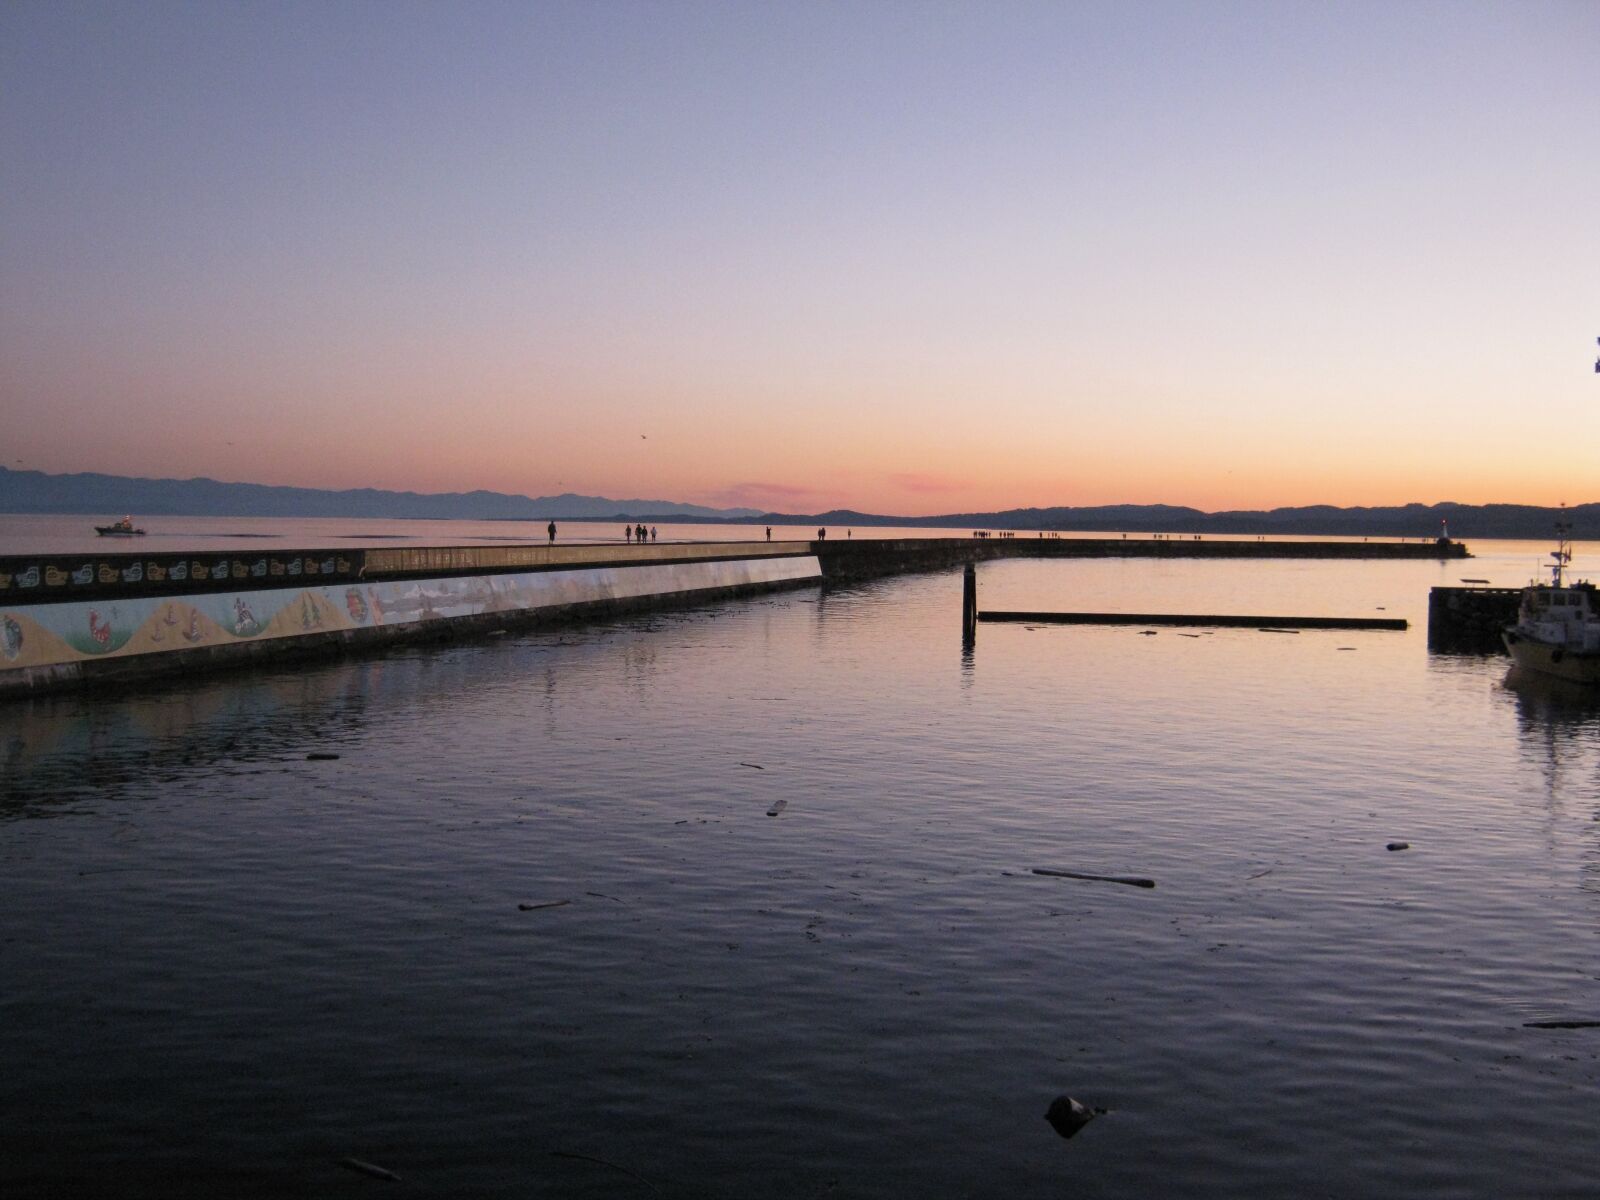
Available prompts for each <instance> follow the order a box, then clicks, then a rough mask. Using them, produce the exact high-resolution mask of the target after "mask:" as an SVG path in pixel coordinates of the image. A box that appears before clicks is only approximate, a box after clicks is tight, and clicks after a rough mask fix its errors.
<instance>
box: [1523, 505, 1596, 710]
mask: <svg viewBox="0 0 1600 1200" xmlns="http://www.w3.org/2000/svg"><path fill="white" fill-rule="evenodd" d="M1570 532H1571V526H1569V525H1558V526H1557V527H1556V533H1557V536H1558V541H1557V545H1556V548H1555V549H1554V550H1552V551H1551V552H1550V556H1551V557H1552V558H1554V559H1555V562H1554V563H1553V564H1552V565H1551V567H1550V582H1549V583H1538V582H1535V583H1532V584H1529V585H1528V586H1527V587H1526V588H1524V589H1523V590H1522V603H1521V606H1520V607H1519V608H1518V610H1517V623H1516V624H1515V625H1513V626H1511V627H1510V628H1509V629H1507V630H1506V631H1505V632H1504V633H1503V634H1502V635H1501V637H1502V638H1503V639H1504V640H1505V644H1506V650H1507V651H1508V652H1509V653H1510V655H1511V658H1512V660H1513V661H1514V662H1515V663H1516V664H1517V666H1519V667H1522V668H1524V669H1525V670H1529V671H1538V672H1540V673H1542V674H1545V675H1555V676H1557V677H1559V678H1561V679H1570V680H1572V681H1573V682H1575V683H1589V684H1600V589H1596V587H1595V585H1594V584H1593V583H1590V582H1587V581H1585V580H1581V579H1580V580H1577V581H1574V582H1571V583H1569V582H1567V580H1566V569H1567V564H1569V563H1570V562H1571V561H1572V550H1571V547H1570V545H1569V544H1568V540H1567V536H1568V534H1569V533H1570Z"/></svg>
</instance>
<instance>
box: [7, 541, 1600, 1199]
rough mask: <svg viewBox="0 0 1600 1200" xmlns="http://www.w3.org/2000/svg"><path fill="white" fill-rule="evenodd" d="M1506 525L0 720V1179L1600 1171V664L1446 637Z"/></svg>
mask: <svg viewBox="0 0 1600 1200" xmlns="http://www.w3.org/2000/svg"><path fill="white" fill-rule="evenodd" d="M1473 549H1474V550H1475V552H1477V553H1478V554H1479V556H1480V557H1479V558H1478V559H1475V560H1469V561H1467V562H1459V561H1452V562H1447V563H1436V562H1394V563H1342V562H1340V563H1334V562H1314V561H1311V562H1285V561H1264V562H1239V561H1217V562H1208V561H1188V562H1184V561H1161V562H1150V561H1141V560H1132V559H1130V560H1092V561H1090V560H1086V561H1056V562H1044V561H1038V562H1030V561H1026V560H1016V561H1007V562H997V563H991V564H985V565H983V566H981V567H980V568H979V580H980V583H979V591H980V606H981V607H986V608H1026V609H1049V608H1085V609H1123V610H1125V611H1152V612H1159V611H1194V610H1204V611H1233V612H1252V613H1264V614H1276V615H1290V614H1298V613H1318V614H1331V615H1364V614H1368V613H1374V612H1376V611H1378V610H1379V609H1382V610H1383V611H1384V613H1385V614H1387V615H1398V616H1405V617H1409V618H1411V619H1412V621H1413V627H1412V629H1411V630H1410V631H1408V632H1405V633H1351V632H1345V631H1330V632H1321V631H1307V632H1304V633H1301V634H1281V633H1280V634H1273V633H1259V632H1256V631H1253V630H1217V631H1214V632H1207V631H1200V630H1175V629H1169V628H1164V629H1161V630H1160V631H1159V632H1157V633H1155V634H1154V635H1153V636H1145V631H1142V630H1139V629H1137V628H1122V627H1115V628H1093V627H1066V626H1057V627H1036V628H1029V627H1026V626H1021V625H1016V626H1011V625H983V626H981V627H980V628H979V630H978V634H977V638H976V642H975V644H974V645H973V646H972V647H971V648H970V650H968V649H966V648H964V647H963V646H962V644H961V639H960V628H959V616H960V603H961V579H960V574H959V573H958V572H950V573H941V574H929V575H918V576H906V577H899V578H893V579H887V580H882V581H877V582H874V583H870V584H864V585H858V586H851V587H827V588H809V589H804V590H800V591H794V592H786V593H782V594H778V595H773V596H768V597H763V598H759V599H755V600H744V601H734V602H729V603H722V604H715V605H707V606H705V607H702V608H698V609H692V610H687V611H681V612H672V613H667V614H659V615H646V616H638V617H634V618H630V619H627V620H618V621H615V622H611V623H605V624H595V625H587V626H581V627H574V628H569V629H564V630H557V631H547V632H542V633H532V634H522V635H518V634H514V635H510V636H505V637H499V638H494V639H491V640H487V641H483V642H474V643H466V644H458V645H453V646H448V647H444V648H437V647H435V648H415V649H405V650H399V651H395V652H391V653H388V654H385V655H383V656H381V657H373V658H366V659H360V660H355V661H348V662H335V663H321V664H315V665H310V666H304V665H302V666H297V667H295V668H293V669H284V670H281V671H262V672H251V673H246V674H231V675H226V676H216V677H204V678H196V679H194V680H192V681H188V682H179V683H175V684H171V685H167V686H163V687H161V688H159V689H156V688H152V689H151V690H149V691H148V692H147V693H142V694H133V695H129V694H122V695H116V696H106V697H99V698H91V697H78V696H66V697H58V698H54V699H42V700H35V701H31V702H24V703H17V704H11V705H7V706H5V707H4V708H0V911H3V912H4V914H5V919H4V924H3V926H0V1100H3V1104H4V1111H5V1112H6V1114H7V1119H6V1120H5V1122H4V1123H3V1124H0V1195H4V1196H6V1197H18V1196H78V1195H89V1194H105V1195H118V1196H133V1197H138V1196H150V1197H157V1196H159V1197H172V1196H223V1195H226V1196H263V1197H265V1196H294V1195H316V1196H337V1195H344V1194H352V1195H354V1194H364V1193H367V1192H370V1191H371V1190H373V1189H375V1188H379V1189H381V1188H383V1187H385V1186H391V1187H394V1188H395V1189H396V1190H397V1193H398V1192H399V1191H400V1190H401V1189H404V1190H405V1191H406V1192H409V1193H411V1194H417V1195H430V1196H451V1197H455V1196H486V1197H531V1196H552V1197H555V1196H561V1197H567V1196H577V1197H623V1196H670V1197H730V1198H731V1197H747V1196H751V1195H764V1196H771V1197H807V1198H809V1197H834V1196H836V1197H903V1196H929V1197H936V1196H938V1197H942V1196H1052V1197H1059V1196H1073V1197H1108V1198H1109V1197H1118V1198H1122V1197H1146V1196H1163V1197H1237V1196H1296V1197H1301V1196H1305V1197H1315V1196H1328V1197H1372V1196H1383V1197H1508V1196H1516V1197H1593V1196H1595V1195H1596V1194H1597V1182H1596V1181H1597V1180H1600V1137H1597V1135H1596V1113H1597V1111H1600V1108H1597V1102H1600V1029H1595V1028H1575V1029H1552V1028H1537V1027H1530V1026H1529V1025H1528V1024H1527V1023H1528V1022H1538V1021H1552V1020H1600V953H1597V951H1600V697H1595V696H1593V695H1589V696H1585V695H1582V694H1575V693H1573V692H1571V691H1566V690H1563V689H1559V688H1552V687H1550V686H1548V685H1540V684H1538V683H1537V682H1535V681H1529V680H1519V679H1516V678H1512V677H1509V676H1508V671H1507V663H1506V660H1504V659H1503V658H1499V657H1494V656H1438V655H1430V654H1429V653H1428V651H1427V649H1426V645H1425V628H1424V619H1425V614H1426V599H1427V590H1428V588H1429V587H1430V586H1432V585H1434V584H1439V583H1455V582H1457V580H1458V579H1459V578H1460V577H1463V576H1467V577H1487V578H1491V579H1493V580H1494V581H1495V582H1497V583H1516V582H1521V581H1522V580H1523V579H1525V578H1526V576H1527V575H1528V574H1529V573H1530V570H1531V568H1532V566H1533V564H1535V563H1536V562H1537V561H1538V559H1539V557H1540V554H1541V553H1542V549H1543V548H1542V547H1536V546H1531V545H1523V544H1510V543H1507V544H1489V543H1486V544H1481V545H1474V547H1473ZM1590 549H1591V548H1588V547H1580V548H1579V555H1578V558H1579V562H1578V564H1577V565H1579V566H1580V567H1582V566H1584V564H1585V562H1592V561H1593V559H1592V557H1586V555H1587V552H1588V550H1590ZM1186 635H1194V636H1186ZM314 752H315V753H326V754H337V755H338V756H339V757H338V758H336V759H327V760H316V761H313V760H308V758H307V755H308V754H311V753H314ZM774 812H775V813H776V814H777V815H769V814H771V813H774ZM1391 842H1405V843H1408V844H1409V848H1408V849H1405V850H1400V851H1390V850H1387V849H1386V846H1387V845H1388V844H1389V843H1391ZM1035 867H1047V868H1056V869H1064V870H1069V871H1079V872H1087V873H1093V874H1102V875H1128V876H1140V877H1147V878H1149V879H1152V880H1154V881H1155V884H1156V886H1155V887H1154V888H1153V889H1142V888H1135V887H1129V886H1124V885H1121V884H1117V883H1106V882H1093V881H1085V880H1075V879H1067V878H1058V877H1044V876H1039V875H1035V874H1033V873H1032V869H1033V868H1035ZM539 906H543V907H539ZM1059 1095H1069V1096H1072V1097H1075V1098H1076V1099H1078V1100H1079V1101H1081V1102H1082V1103H1084V1104H1086V1105H1088V1106H1091V1107H1095V1108H1102V1109H1105V1110H1107V1111H1106V1112H1105V1113H1104V1115H1102V1116H1100V1117H1098V1118H1097V1119H1096V1120H1094V1121H1093V1122H1091V1123H1090V1124H1089V1125H1088V1126H1087V1127H1086V1128H1084V1129H1083V1130H1082V1131H1081V1132H1079V1133H1078V1134H1077V1136H1076V1137H1074V1138H1073V1139H1071V1140H1063V1139H1062V1138H1060V1137H1059V1136H1058V1135H1057V1134H1056V1133H1055V1132H1054V1131H1053V1130H1052V1128H1051V1127H1050V1125H1049V1124H1048V1123H1047V1122H1046V1121H1045V1119H1044V1113H1045V1110H1046V1108H1047V1107H1048V1106H1049V1104H1050V1103H1051V1101H1052V1100H1053V1099H1054V1098H1055V1097H1057V1096H1059ZM349 1157H353V1158H356V1159H360V1160H363V1161H366V1162H370V1163H375V1164H378V1165H380V1166H382V1167H383V1168H385V1169H387V1170H389V1171H391V1172H393V1173H395V1174H397V1175H399V1176H400V1177H401V1180H402V1182H401V1183H400V1184H390V1185H385V1184H383V1183H381V1182H379V1181H377V1180H374V1179H371V1178H367V1177H365V1176H363V1175H361V1174H358V1173H356V1172H355V1171H353V1170H351V1169H349V1168H348V1167H346V1166H341V1165H340V1160H342V1159H345V1158H349Z"/></svg>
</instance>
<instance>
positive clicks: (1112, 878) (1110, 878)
mask: <svg viewBox="0 0 1600 1200" xmlns="http://www.w3.org/2000/svg"><path fill="white" fill-rule="evenodd" d="M1033 873H1034V874H1035V875H1055V876H1058V877H1060V878H1062V879H1093V880H1094V881H1096V882H1097V883H1125V884H1127V885H1128V886H1130V887H1142V888H1153V887H1155V885H1156V881H1155V880H1154V879H1141V878H1139V877H1137V876H1134V875H1085V874H1084V873H1083V872H1082V871H1057V870H1055V869H1054V868H1053V867H1034V868H1033Z"/></svg>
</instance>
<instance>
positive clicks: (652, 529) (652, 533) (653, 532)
mask: <svg viewBox="0 0 1600 1200" xmlns="http://www.w3.org/2000/svg"><path fill="white" fill-rule="evenodd" d="M650 540H651V541H652V542H653V541H655V540H656V527H655V526H654V525H652V526H650Z"/></svg>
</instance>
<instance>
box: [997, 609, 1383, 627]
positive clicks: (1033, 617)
mask: <svg viewBox="0 0 1600 1200" xmlns="http://www.w3.org/2000/svg"><path fill="white" fill-rule="evenodd" d="M978 620H980V621H1012V622H1024V623H1026V624H1029V625H1179V626H1190V627H1194V628H1210V627H1215V628H1219V629H1406V628H1409V625H1408V623H1407V622H1406V621H1405V619H1404V618H1401V617H1247V616H1241V615H1238V614H1235V613H1214V614H1210V615H1200V614H1184V613H1110V612H1102V613H1096V612H980V613H978Z"/></svg>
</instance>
